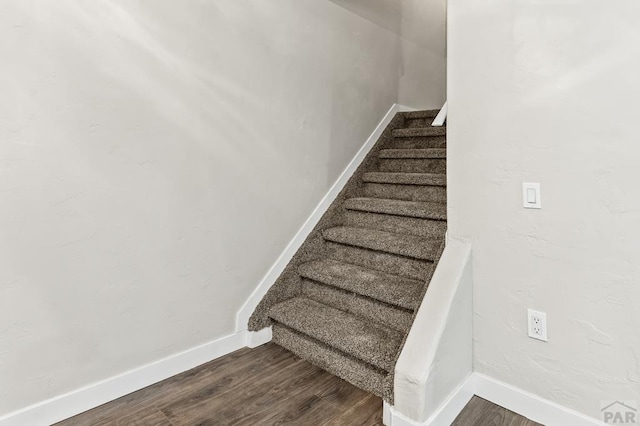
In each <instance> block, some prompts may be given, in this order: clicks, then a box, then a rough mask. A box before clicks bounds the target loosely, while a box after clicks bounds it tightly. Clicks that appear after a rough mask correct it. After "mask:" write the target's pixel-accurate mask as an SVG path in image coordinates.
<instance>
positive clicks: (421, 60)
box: [399, 0, 447, 109]
mask: <svg viewBox="0 0 640 426" xmlns="http://www.w3.org/2000/svg"><path fill="white" fill-rule="evenodd" d="M399 1H400V5H401V15H402V19H401V23H400V35H401V39H402V45H401V52H402V71H401V73H402V74H401V77H400V94H399V99H400V103H401V104H403V105H412V106H415V107H416V108H424V109H438V108H440V107H442V105H443V104H444V101H445V100H446V70H447V58H446V56H447V52H446V49H447V42H446V13H447V0H399Z"/></svg>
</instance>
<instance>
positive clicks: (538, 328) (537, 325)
mask: <svg viewBox="0 0 640 426" xmlns="http://www.w3.org/2000/svg"><path fill="white" fill-rule="evenodd" d="M527 324H528V330H529V337H531V338H532V339H537V340H541V341H543V342H547V341H548V338H547V314H546V313H544V312H540V311H534V310H533V309H528V310H527Z"/></svg>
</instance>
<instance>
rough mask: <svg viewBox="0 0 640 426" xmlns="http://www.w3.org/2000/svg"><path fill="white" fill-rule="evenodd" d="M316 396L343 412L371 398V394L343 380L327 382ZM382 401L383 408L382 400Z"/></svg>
mask: <svg viewBox="0 0 640 426" xmlns="http://www.w3.org/2000/svg"><path fill="white" fill-rule="evenodd" d="M316 395H317V396H319V397H320V398H322V399H324V400H325V401H328V402H330V403H332V404H333V405H335V406H336V407H338V408H340V409H341V410H348V409H350V408H351V407H353V406H355V405H358V404H359V403H361V402H362V401H364V400H365V399H367V398H368V397H370V396H371V394H370V393H369V392H366V391H363V390H362V389H360V388H357V387H355V386H354V385H352V384H351V383H349V382H347V381H345V380H342V379H339V380H330V381H327V382H326V386H324V387H319V388H318V390H317V391H316ZM380 401H381V402H380V405H381V406H382V400H380Z"/></svg>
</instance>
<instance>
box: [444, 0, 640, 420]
mask: <svg viewBox="0 0 640 426" xmlns="http://www.w3.org/2000/svg"><path fill="white" fill-rule="evenodd" d="M449 14H450V15H449V46H448V54H449V63H448V72H449V74H448V83H449V89H448V98H449V105H450V109H449V127H448V129H449V134H448V147H449V156H448V161H449V164H448V171H449V179H450V181H449V186H448V188H449V234H450V236H452V237H453V238H466V239H469V240H471V242H472V244H473V253H474V255H473V256H474V258H473V265H474V283H475V288H474V293H475V302H474V303H475V317H474V328H475V346H474V352H475V369H476V371H479V372H481V373H484V374H487V375H489V376H491V377H494V378H497V379H499V380H501V381H504V382H507V383H509V384H511V385H514V386H516V387H519V388H522V389H524V390H526V391H529V392H532V393H535V394H537V395H539V396H541V397H544V398H546V399H549V400H551V401H554V402H556V403H559V404H561V405H564V406H567V407H570V408H572V409H575V410H578V411H580V412H583V413H585V414H588V415H590V416H592V417H598V416H599V411H600V403H601V400H615V399H620V400H633V399H635V400H639V401H640V333H639V330H640V238H639V237H638V236H639V235H640V191H639V190H638V182H640V167H639V164H640V144H639V143H638V142H639V141H640V127H639V126H638V112H639V111H640V80H639V79H638V75H640V55H639V54H638V46H639V45H640V26H638V22H639V21H640V4H639V3H638V2H637V1H631V0H622V1H617V2H600V1H595V0H587V1H584V0H583V1H563V2H533V1H525V0H494V1H492V2H475V1H471V0H451V1H450V2H449ZM523 181H524V182H527V181H529V182H540V183H541V185H542V207H543V209H542V210H539V211H536V210H525V209H523V208H522V196H521V185H522V182H523ZM528 307H531V308H536V309H539V310H542V311H545V312H547V315H548V317H547V319H548V327H549V342H548V343H542V342H538V341H535V340H532V339H529V338H527V333H526V309H527V308H528Z"/></svg>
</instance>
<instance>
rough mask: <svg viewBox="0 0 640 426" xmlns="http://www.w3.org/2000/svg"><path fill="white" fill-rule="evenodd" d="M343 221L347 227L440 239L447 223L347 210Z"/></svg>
mask: <svg viewBox="0 0 640 426" xmlns="http://www.w3.org/2000/svg"><path fill="white" fill-rule="evenodd" d="M344 221H345V225H347V226H353V227H361V228H370V229H380V230H382V231H390V232H395V233H398V234H410V235H418V236H420V237H439V238H442V236H443V235H444V233H445V232H446V231H447V223H446V222H445V221H440V220H430V219H418V218H414V217H402V216H393V215H387V214H378V213H368V212H359V211H353V210H347V211H346V212H345V216H344Z"/></svg>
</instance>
